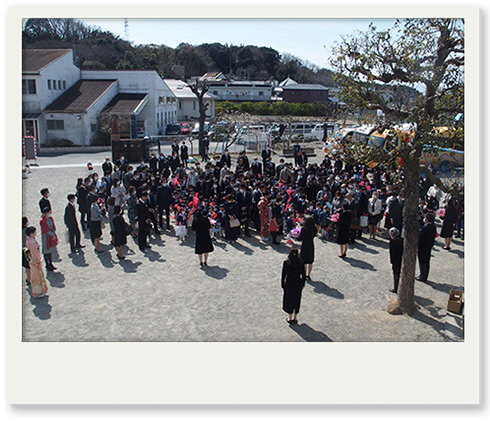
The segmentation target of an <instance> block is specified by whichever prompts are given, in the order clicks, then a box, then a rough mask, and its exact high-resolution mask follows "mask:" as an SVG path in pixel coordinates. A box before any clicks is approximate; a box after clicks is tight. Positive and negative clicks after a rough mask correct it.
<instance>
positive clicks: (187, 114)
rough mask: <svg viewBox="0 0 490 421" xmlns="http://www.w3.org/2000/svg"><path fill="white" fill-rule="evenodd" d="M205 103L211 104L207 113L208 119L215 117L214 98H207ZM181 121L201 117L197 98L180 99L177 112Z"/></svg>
mask: <svg viewBox="0 0 490 421" xmlns="http://www.w3.org/2000/svg"><path fill="white" fill-rule="evenodd" d="M204 103H205V104H209V107H208V110H207V112H206V115H207V116H208V117H207V118H208V119H213V118H214V116H215V111H214V110H215V108H214V100H205V101H204ZM177 116H178V119H179V121H195V120H196V119H197V118H198V117H199V103H198V101H197V98H195V99H192V98H188V99H187V98H186V99H181V100H179V110H178V113H177Z"/></svg>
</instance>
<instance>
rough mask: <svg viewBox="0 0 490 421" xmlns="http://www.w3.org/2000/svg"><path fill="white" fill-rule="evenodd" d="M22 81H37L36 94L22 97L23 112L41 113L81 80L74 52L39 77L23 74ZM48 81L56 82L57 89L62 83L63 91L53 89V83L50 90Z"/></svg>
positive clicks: (56, 62)
mask: <svg viewBox="0 0 490 421" xmlns="http://www.w3.org/2000/svg"><path fill="white" fill-rule="evenodd" d="M22 79H34V80H35V81H36V94H35V95H32V94H28V95H22V112H24V113H40V112H41V111H42V110H43V109H44V108H45V107H47V106H48V105H50V104H51V103H52V102H53V101H54V100H55V99H57V98H58V97H59V96H61V95H62V94H63V93H64V92H66V90H68V89H69V88H70V87H72V86H73V85H74V84H75V83H76V82H77V81H78V80H79V79H80V69H79V68H78V67H76V66H75V65H74V64H73V52H69V53H68V54H65V55H64V56H63V57H61V58H59V59H58V60H56V61H54V62H53V63H51V64H50V65H49V66H47V67H45V68H44V69H42V70H41V71H40V73H39V75H29V74H25V75H24V74H23V75H22ZM48 80H50V81H53V80H56V81H57V83H56V87H58V81H61V89H53V87H54V86H53V82H51V89H49V87H48Z"/></svg>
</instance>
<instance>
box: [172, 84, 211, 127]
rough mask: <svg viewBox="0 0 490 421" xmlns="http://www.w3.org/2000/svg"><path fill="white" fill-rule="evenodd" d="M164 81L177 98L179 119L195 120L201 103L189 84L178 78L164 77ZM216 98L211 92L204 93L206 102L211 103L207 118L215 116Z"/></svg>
mask: <svg viewBox="0 0 490 421" xmlns="http://www.w3.org/2000/svg"><path fill="white" fill-rule="evenodd" d="M164 82H165V83H166V84H167V86H168V87H169V88H170V90H171V91H172V93H173V94H174V95H175V97H176V98H177V120H178V121H193V120H194V121H195V120H196V119H197V118H198V117H199V104H198V101H197V97H196V95H194V93H193V92H192V91H191V89H190V88H189V85H187V84H186V83H185V82H183V81H181V80H178V79H164ZM215 99H216V97H215V96H214V95H211V94H209V93H206V94H205V95H204V103H207V104H209V106H208V109H207V118H208V119H210V120H211V119H213V118H214V116H215Z"/></svg>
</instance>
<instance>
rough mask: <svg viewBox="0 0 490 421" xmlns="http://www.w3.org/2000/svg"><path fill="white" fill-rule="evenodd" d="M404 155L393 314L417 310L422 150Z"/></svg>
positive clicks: (391, 308)
mask: <svg viewBox="0 0 490 421" xmlns="http://www.w3.org/2000/svg"><path fill="white" fill-rule="evenodd" d="M414 155H416V156H415V157H414V156H412V157H408V156H406V157H404V167H403V168H404V177H405V178H404V183H403V184H404V198H405V201H404V206H403V220H404V228H403V238H404V247H403V259H402V272H401V276H400V284H399V285H398V294H397V296H396V298H394V299H393V300H392V301H391V302H390V303H389V305H388V309H387V311H388V313H390V314H403V313H407V314H411V313H412V312H413V311H414V310H415V302H414V289H415V267H416V264H417V249H418V241H419V219H418V213H419V212H418V201H419V156H420V154H419V153H416V154H414Z"/></svg>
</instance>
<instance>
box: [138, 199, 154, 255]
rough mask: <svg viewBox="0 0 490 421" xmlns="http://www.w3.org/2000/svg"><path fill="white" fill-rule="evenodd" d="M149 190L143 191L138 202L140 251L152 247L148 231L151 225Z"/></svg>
mask: <svg viewBox="0 0 490 421" xmlns="http://www.w3.org/2000/svg"><path fill="white" fill-rule="evenodd" d="M147 199H148V192H146V191H144V192H142V193H141V197H140V198H139V199H138V201H137V202H136V211H137V213H138V247H139V249H140V251H143V252H144V251H145V249H151V246H150V245H149V244H148V233H149V231H150V227H151V225H150V224H151V212H150V210H149V209H148V204H147Z"/></svg>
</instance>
